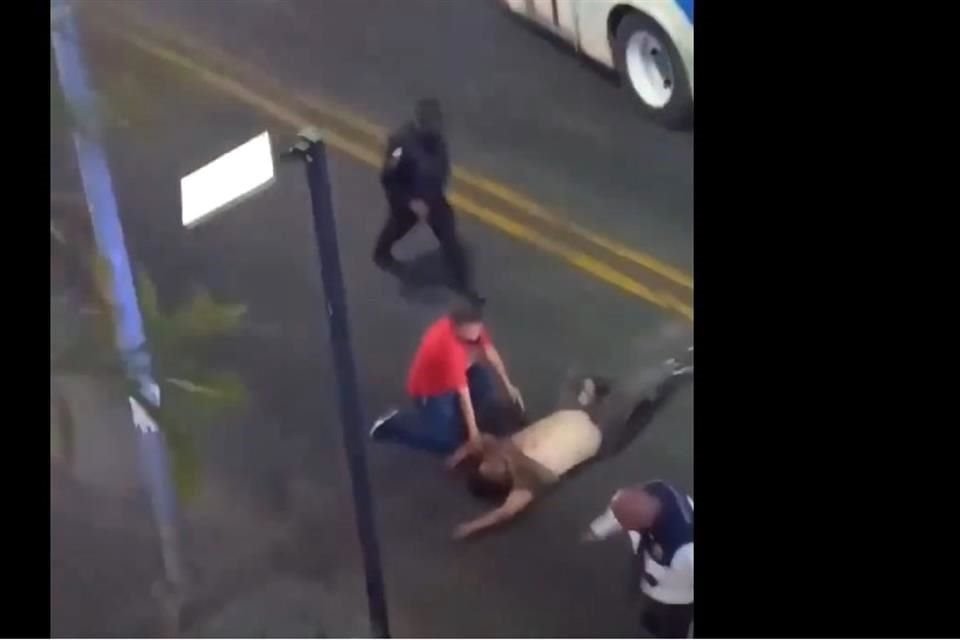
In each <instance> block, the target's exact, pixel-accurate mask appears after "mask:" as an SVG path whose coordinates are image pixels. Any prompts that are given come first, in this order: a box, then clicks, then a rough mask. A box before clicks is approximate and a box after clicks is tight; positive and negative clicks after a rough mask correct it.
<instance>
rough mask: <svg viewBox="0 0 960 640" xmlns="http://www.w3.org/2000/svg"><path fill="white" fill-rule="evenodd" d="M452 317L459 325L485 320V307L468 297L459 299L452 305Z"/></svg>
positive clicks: (454, 322) (455, 323)
mask: <svg viewBox="0 0 960 640" xmlns="http://www.w3.org/2000/svg"><path fill="white" fill-rule="evenodd" d="M450 319H451V320H452V321H453V324H454V325H456V326H458V327H459V326H462V325H465V324H472V323H474V322H483V307H482V306H480V305H478V304H475V303H473V302H471V301H469V300H466V299H458V300H456V301H455V302H454V303H453V304H452V305H451V306H450Z"/></svg>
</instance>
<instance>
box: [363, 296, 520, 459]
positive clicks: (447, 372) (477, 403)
mask: <svg viewBox="0 0 960 640" xmlns="http://www.w3.org/2000/svg"><path fill="white" fill-rule="evenodd" d="M484 365H489V367H490V368H492V369H493V370H494V371H495V372H496V374H497V376H498V377H499V378H500V381H501V382H502V383H503V386H504V388H506V390H507V392H508V393H509V394H510V397H511V399H512V400H513V401H514V402H516V403H517V404H518V405H520V406H521V407H522V406H523V400H522V398H521V397H520V391H519V390H518V389H517V388H516V387H515V386H514V385H513V383H512V382H511V381H510V377H509V376H508V375H507V371H506V368H505V367H504V366H503V360H502V359H501V358H500V354H499V353H498V352H497V349H496V347H494V346H493V342H492V341H491V340H490V336H489V335H488V334H487V330H486V329H485V328H484V326H483V312H482V310H481V309H480V307H479V306H477V305H473V304H469V303H463V304H458V305H457V306H455V307H454V309H453V310H452V311H451V312H450V313H449V314H447V315H445V316H443V317H442V318H440V319H439V320H437V321H436V322H434V323H433V324H432V325H430V327H429V328H428V329H427V331H426V333H424V335H423V338H422V339H421V341H420V346H419V348H418V349H417V353H416V355H414V357H413V363H412V364H411V365H410V372H409V374H408V375H407V394H408V395H409V396H410V398H411V399H412V400H413V403H414V410H413V411H398V410H393V411H390V412H388V413H387V414H385V415H383V416H382V417H380V418H378V419H377V421H376V422H375V423H374V425H373V428H371V429H370V436H371V437H372V438H374V439H376V440H390V441H394V442H399V443H402V444H406V445H408V446H412V447H414V448H417V449H425V450H427V451H433V452H436V453H443V454H449V453H451V452H453V451H454V450H456V449H457V448H458V447H459V446H460V445H461V444H463V442H464V441H465V440H466V441H469V442H471V443H473V444H474V446H475V447H476V448H477V450H478V451H479V450H480V447H481V444H480V429H479V428H478V426H477V413H478V412H479V411H481V410H482V409H484V408H485V407H487V406H489V404H490V402H491V401H492V400H493V398H494V391H493V385H492V382H491V380H490V373H489V369H488V368H487V367H486V366H484Z"/></svg>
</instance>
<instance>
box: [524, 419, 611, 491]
mask: <svg viewBox="0 0 960 640" xmlns="http://www.w3.org/2000/svg"><path fill="white" fill-rule="evenodd" d="M510 440H511V441H512V442H513V444H514V445H515V446H516V448H517V449H519V450H520V452H521V453H523V455H525V456H526V457H528V458H530V459H531V460H533V461H534V462H536V463H537V464H539V465H541V466H543V467H544V468H546V469H547V470H549V471H550V472H551V473H553V474H554V475H556V476H561V475H563V474H564V473H566V472H567V471H569V470H570V469H572V468H573V467H575V466H577V465H578V464H581V463H583V462H585V461H587V460H589V459H590V458H592V457H593V456H595V455H596V454H597V451H598V450H599V449H600V442H601V440H602V436H601V433H600V429H599V428H597V426H596V425H595V424H594V423H593V421H592V420H591V419H590V417H589V416H588V415H587V413H586V412H584V411H580V410H576V409H574V410H562V411H555V412H554V413H551V414H550V415H548V416H546V417H544V418H541V419H540V420H537V421H536V422H534V423H533V424H531V425H530V426H528V427H526V428H525V429H522V430H521V431H518V432H517V433H515V434H513V435H512V436H510Z"/></svg>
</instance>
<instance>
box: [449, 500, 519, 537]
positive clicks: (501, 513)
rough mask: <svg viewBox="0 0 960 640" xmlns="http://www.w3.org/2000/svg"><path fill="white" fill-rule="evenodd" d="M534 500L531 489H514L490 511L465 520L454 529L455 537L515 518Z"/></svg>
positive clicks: (471, 533)
mask: <svg viewBox="0 0 960 640" xmlns="http://www.w3.org/2000/svg"><path fill="white" fill-rule="evenodd" d="M532 501H533V492H532V491H530V490H529V489H514V490H513V491H511V492H510V494H509V495H508V496H507V499H506V500H504V501H503V504H501V505H500V506H499V507H497V508H496V509H494V510H492V511H488V512H487V513H485V514H483V515H482V516H480V517H479V518H475V519H473V520H470V521H469V522H464V523H463V524H461V525H459V526H458V527H457V528H456V529H454V532H453V537H454V538H455V539H457V540H462V539H464V538H467V537H469V536H472V535H474V534H475V533H477V532H478V531H482V530H484V529H488V528H490V527H493V526H496V525H498V524H501V523H503V522H506V521H507V520H510V519H512V518H514V517H515V516H516V515H517V514H518V513H520V512H521V511H523V510H524V509H526V508H527V507H528V506H529V505H530V503H531V502H532Z"/></svg>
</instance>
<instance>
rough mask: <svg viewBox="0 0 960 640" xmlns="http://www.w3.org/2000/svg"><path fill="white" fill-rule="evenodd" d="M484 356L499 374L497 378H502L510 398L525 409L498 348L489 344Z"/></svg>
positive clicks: (484, 350)
mask: <svg viewBox="0 0 960 640" xmlns="http://www.w3.org/2000/svg"><path fill="white" fill-rule="evenodd" d="M483 355H484V356H485V357H486V359H487V362H489V363H490V366H491V367H493V370H494V371H496V372H497V376H499V377H500V380H501V381H502V382H503V386H504V388H505V389H506V390H507V393H509V394H510V397H511V398H512V399H513V401H514V402H516V403H517V405H519V406H520V408H521V409H523V408H524V407H523V397H522V396H521V395H520V390H519V389H517V387H515V386H514V385H513V382H511V381H510V376H509V375H508V374H507V368H506V366H504V364H503V358H501V357H500V352H499V351H497V348H496V347H495V346H493V343H492V342H488V343H487V344H486V345H485V346H484V348H483Z"/></svg>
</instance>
